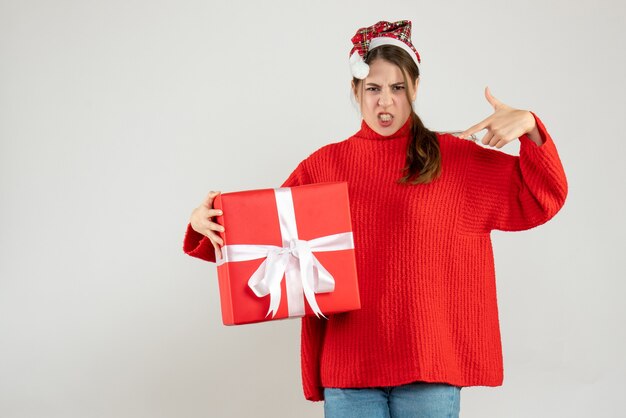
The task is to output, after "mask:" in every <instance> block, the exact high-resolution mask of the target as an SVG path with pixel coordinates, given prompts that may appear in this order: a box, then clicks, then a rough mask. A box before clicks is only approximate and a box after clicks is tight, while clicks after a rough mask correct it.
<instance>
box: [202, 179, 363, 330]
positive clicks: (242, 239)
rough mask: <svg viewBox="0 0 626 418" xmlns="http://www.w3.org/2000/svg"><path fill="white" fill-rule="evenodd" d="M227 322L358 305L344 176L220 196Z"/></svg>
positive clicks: (323, 313) (329, 311) (220, 263)
mask: <svg viewBox="0 0 626 418" xmlns="http://www.w3.org/2000/svg"><path fill="white" fill-rule="evenodd" d="M213 207H214V208H215V209H221V210H222V211H223V215H220V216H218V217H216V218H217V223H219V224H220V225H223V226H224V229H225V230H224V232H219V235H220V237H221V238H222V239H223V241H224V245H223V246H222V247H221V251H222V257H221V258H217V260H216V264H217V274H218V279H219V289H220V301H221V307H222V321H223V322H224V325H239V324H247V323H252V322H262V321H269V320H278V319H286V318H294V317H302V316H305V315H316V316H317V317H325V318H327V316H326V315H328V314H332V313H338V312H345V311H350V310H354V309H360V307H361V303H360V299H359V288H358V281H357V273H356V262H355V257H354V240H353V235H352V222H351V218H350V204H349V200H348V185H347V183H346V182H327V183H315V184H308V185H303V186H294V187H280V188H274V189H258V190H246V191H238V192H228V193H221V194H219V195H218V196H217V197H216V198H215V200H214V201H213Z"/></svg>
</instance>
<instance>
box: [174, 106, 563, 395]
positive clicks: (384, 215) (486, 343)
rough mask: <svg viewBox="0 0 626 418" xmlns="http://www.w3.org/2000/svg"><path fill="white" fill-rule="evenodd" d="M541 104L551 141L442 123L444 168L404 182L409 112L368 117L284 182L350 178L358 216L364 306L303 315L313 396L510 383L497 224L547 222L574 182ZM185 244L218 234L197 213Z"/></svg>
mask: <svg viewBox="0 0 626 418" xmlns="http://www.w3.org/2000/svg"><path fill="white" fill-rule="evenodd" d="M532 114H533V116H534V117H535V120H536V123H537V128H538V130H539V133H540V135H541V139H542V145H541V146H538V145H537V144H535V143H534V142H533V141H532V140H531V139H530V138H529V137H528V136H527V135H526V134H524V135H522V136H521V137H520V138H519V141H520V151H519V156H513V155H510V154H507V153H504V152H502V151H500V150H497V149H493V148H486V147H482V146H480V145H478V144H476V143H474V142H472V141H469V140H465V139H460V138H457V137H455V136H453V135H451V134H445V133H437V137H438V140H439V146H440V150H441V159H442V161H441V162H442V174H441V177H439V178H438V179H436V180H435V181H433V182H431V183H429V184H419V185H407V184H398V183H396V180H397V179H399V178H400V177H401V175H402V174H403V173H402V168H403V167H404V165H405V160H406V148H407V145H408V142H409V133H410V118H409V119H407V121H406V123H405V124H404V125H403V126H402V127H401V128H400V129H399V130H398V131H397V132H396V133H394V134H392V135H389V136H382V135H380V134H378V133H376V132H375V131H374V130H372V129H371V128H370V127H369V126H368V125H367V124H366V123H365V121H364V120H363V121H362V122H361V129H360V130H359V131H358V132H357V133H356V134H354V135H353V136H351V137H350V138H348V139H346V140H343V141H341V142H335V143H331V144H327V145H325V146H323V147H321V148H320V149H318V150H316V151H315V152H313V153H312V154H310V155H309V156H308V157H307V158H306V159H304V160H302V161H301V162H300V163H299V164H298V166H297V167H296V169H295V170H294V171H293V172H292V173H291V175H290V176H289V177H288V178H287V180H286V181H285V182H284V183H283V184H282V186H281V187H291V186H296V185H303V184H309V183H318V182H327V181H347V183H348V193H349V199H350V212H351V217H352V225H353V234H354V245H355V257H356V265H357V274H358V282H359V292H360V299H361V309H358V310H355V311H350V312H343V313H338V314H331V315H329V318H328V319H324V318H317V317H315V316H305V317H302V318H301V367H302V370H301V372H302V384H303V390H304V396H305V398H306V399H308V400H310V401H320V400H323V399H324V392H323V388H324V387H341V388H347V387H351V388H360V387H373V386H394V385H400V384H406V383H410V382H413V381H426V382H443V383H448V384H451V385H456V386H461V387H464V386H500V385H501V384H502V381H503V358H502V347H501V339H500V328H499V319H498V307H497V301H496V281H495V267H494V259H493V252H492V243H491V236H490V232H491V231H492V230H494V229H497V230H502V231H521V230H527V229H530V228H533V227H536V226H538V225H541V224H543V223H545V222H546V221H548V220H549V219H551V218H552V217H553V216H554V215H555V214H556V213H557V212H558V211H559V210H560V209H561V207H562V206H563V204H564V202H565V198H566V196H567V191H568V185H567V180H566V177H565V173H564V171H563V167H562V164H561V161H560V158H559V155H558V153H557V150H556V147H555V144H554V142H553V141H552V138H551V137H550V135H549V133H548V132H547V131H546V128H545V126H544V125H543V123H542V122H541V120H540V119H539V118H538V117H537V115H535V114H534V113H532ZM226 216H227V215H226ZM183 250H184V251H185V252H186V253H187V254H189V255H191V256H195V257H199V258H202V259H204V260H207V261H212V262H214V261H215V253H214V250H213V247H212V245H211V243H210V241H209V239H208V238H207V237H204V236H203V235H201V234H199V233H197V232H196V231H194V230H193V229H192V228H191V225H190V224H188V225H187V232H186V235H185V240H184V244H183Z"/></svg>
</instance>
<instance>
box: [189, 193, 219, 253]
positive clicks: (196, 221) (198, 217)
mask: <svg viewBox="0 0 626 418" xmlns="http://www.w3.org/2000/svg"><path fill="white" fill-rule="evenodd" d="M220 193H221V192H219V191H218V192H214V191H211V192H209V194H208V195H207V197H206V198H205V199H204V201H203V202H202V203H201V204H200V206H198V207H197V208H195V209H194V210H193V212H192V213H191V219H190V220H189V222H190V223H191V227H192V228H193V229H194V230H195V231H196V232H199V233H201V234H202V235H205V236H207V237H208V238H209V240H211V243H212V244H213V248H215V255H216V256H217V257H218V258H222V252H221V250H220V246H221V245H224V241H223V240H222V238H220V237H219V235H218V234H217V233H216V232H215V231H220V232H224V227H223V226H222V225H220V224H218V223H216V222H214V221H213V218H214V217H215V216H219V215H223V213H222V211H221V210H219V209H213V199H215V197H216V196H217V195H218V194H220Z"/></svg>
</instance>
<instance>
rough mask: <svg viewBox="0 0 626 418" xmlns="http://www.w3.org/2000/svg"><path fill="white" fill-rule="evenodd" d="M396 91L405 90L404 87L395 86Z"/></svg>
mask: <svg viewBox="0 0 626 418" xmlns="http://www.w3.org/2000/svg"><path fill="white" fill-rule="evenodd" d="M394 89H396V90H404V86H394Z"/></svg>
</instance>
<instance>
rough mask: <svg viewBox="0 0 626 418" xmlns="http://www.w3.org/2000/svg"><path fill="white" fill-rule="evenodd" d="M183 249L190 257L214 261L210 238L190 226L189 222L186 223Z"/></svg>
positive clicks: (213, 250)
mask: <svg viewBox="0 0 626 418" xmlns="http://www.w3.org/2000/svg"><path fill="white" fill-rule="evenodd" d="M183 251H184V252H185V254H188V255H190V256H192V257H198V258H200V259H202V260H205V261H209V262H212V263H215V259H216V257H215V248H213V244H212V243H211V240H210V239H209V237H207V236H206V235H202V234H201V233H199V232H198V231H196V230H195V229H193V228H192V227H191V222H189V223H188V224H187V231H186V232H185V239H184V240H183Z"/></svg>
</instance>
